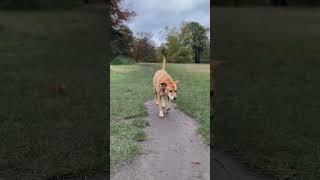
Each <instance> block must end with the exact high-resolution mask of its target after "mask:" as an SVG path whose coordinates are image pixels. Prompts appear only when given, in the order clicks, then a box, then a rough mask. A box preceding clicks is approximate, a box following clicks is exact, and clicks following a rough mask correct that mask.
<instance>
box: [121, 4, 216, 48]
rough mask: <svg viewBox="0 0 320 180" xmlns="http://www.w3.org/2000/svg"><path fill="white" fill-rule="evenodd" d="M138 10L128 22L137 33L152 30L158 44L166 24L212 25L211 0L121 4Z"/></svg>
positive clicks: (171, 25)
mask: <svg viewBox="0 0 320 180" xmlns="http://www.w3.org/2000/svg"><path fill="white" fill-rule="evenodd" d="M121 6H122V7H123V8H127V9H130V10H133V11H135V12H136V14H137V16H135V17H134V18H133V20H132V21H131V22H129V23H127V24H128V26H129V27H130V29H131V30H132V31H133V32H134V33H135V34H136V33H138V32H151V33H152V34H153V40H154V42H155V43H156V45H157V46H159V45H160V44H161V42H163V41H164V40H163V36H162V35H161V34H160V32H161V31H163V30H164V28H165V27H166V26H169V27H174V26H175V27H179V26H180V25H181V23H182V22H183V21H196V22H199V23H200V24H202V25H205V26H206V27H210V0H124V1H123V2H122V4H121Z"/></svg>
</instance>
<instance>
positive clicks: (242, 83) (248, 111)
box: [211, 8, 320, 180]
mask: <svg viewBox="0 0 320 180" xmlns="http://www.w3.org/2000/svg"><path fill="white" fill-rule="evenodd" d="M211 13H212V14H211V15H212V22H213V23H214V26H213V27H214V28H213V41H214V44H213V47H214V49H213V56H214V58H216V59H219V60H224V61H225V62H226V63H225V64H224V65H222V66H221V67H220V69H219V72H218V75H217V87H218V88H217V93H216V97H215V98H216V121H215V122H216V133H217V134H216V136H217V146H219V145H220V146H221V145H227V146H229V147H230V148H232V149H233V151H234V153H236V154H238V155H240V158H241V160H242V161H243V162H244V163H245V164H246V165H247V166H249V167H251V168H254V169H256V170H258V171H261V172H262V173H266V174H270V175H272V176H274V177H275V178H276V179H290V180H291V179H292V180H304V179H305V180H307V179H308V180H317V179H320V121H319V117H320V101H319V98H320V94H319V92H320V83H319V77H320V71H319V67H320V53H319V52H320V46H319V40H320V33H319V32H320V21H319V18H320V9H318V8H312V9H311V8H310V9H308V8H305V9H303V8H288V9H286V8H213V9H211Z"/></svg>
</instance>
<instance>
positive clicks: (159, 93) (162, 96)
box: [153, 57, 178, 118]
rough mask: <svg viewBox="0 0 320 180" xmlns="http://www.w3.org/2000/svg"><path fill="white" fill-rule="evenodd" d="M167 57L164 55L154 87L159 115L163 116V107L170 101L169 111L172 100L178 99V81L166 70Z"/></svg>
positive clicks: (154, 78)
mask: <svg viewBox="0 0 320 180" xmlns="http://www.w3.org/2000/svg"><path fill="white" fill-rule="evenodd" d="M165 67H166V59H165V57H163V63H162V69H161V70H158V71H157V72H156V73H155V74H154V77H153V87H154V93H155V96H156V104H157V106H158V109H159V117H161V118H163V117H164V115H163V111H162V108H164V107H165V102H166V99H167V102H168V106H169V108H168V111H169V110H171V109H172V102H173V101H174V100H176V99H177V90H178V86H177V85H178V81H174V80H173V79H172V77H171V76H170V75H169V74H168V73H167V72H166V70H165Z"/></svg>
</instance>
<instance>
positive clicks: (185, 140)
mask: <svg viewBox="0 0 320 180" xmlns="http://www.w3.org/2000/svg"><path fill="white" fill-rule="evenodd" d="M145 106H146V107H147V109H148V114H149V116H148V121H149V122H150V126H148V127H147V128H145V129H144V130H145V132H146V134H147V139H146V141H143V142H142V143H141V146H142V151H143V153H142V154H141V155H139V156H137V157H136V158H135V159H134V160H133V161H132V162H131V163H129V164H127V165H124V166H123V167H122V168H121V169H120V171H119V172H118V173H116V174H114V175H113V176H112V177H111V180H177V179H181V180H209V179H210V148H209V146H208V145H206V144H204V143H203V140H202V139H201V137H200V136H199V135H197V134H196V129H197V124H196V122H195V121H194V120H193V119H192V118H190V117H189V116H187V115H186V114H184V113H183V112H181V111H179V110H178V109H174V110H173V111H170V112H169V113H166V114H165V118H159V117H158V110H157V107H156V105H155V102H154V101H148V102H146V103H145Z"/></svg>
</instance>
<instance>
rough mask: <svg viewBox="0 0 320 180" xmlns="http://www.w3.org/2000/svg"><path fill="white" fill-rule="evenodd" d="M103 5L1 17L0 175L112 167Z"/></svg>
mask: <svg viewBox="0 0 320 180" xmlns="http://www.w3.org/2000/svg"><path fill="white" fill-rule="evenodd" d="M101 5H102V6H101V7H98V6H99V5H94V6H92V7H82V8H77V9H74V10H68V11H20V12H19V11H1V12H0V83H1V86H0V102H1V103H0V109H1V110H0V138H1V143H0V177H3V178H4V179H7V178H8V177H9V176H10V177H11V178H18V177H19V178H22V179H46V178H50V177H56V176H62V175H68V176H71V175H80V174H85V173H86V174H90V173H97V172H101V171H104V170H106V169H107V164H108V162H107V161H106V159H105V158H104V157H105V155H106V145H105V140H106V136H105V134H106V129H107V125H106V123H105V122H106V121H105V115H106V114H105V109H106V107H105V104H106V100H105V99H104V98H103V97H105V96H106V93H105V92H106V90H105V88H106V86H105V83H103V82H106V74H105V73H104V72H105V69H104V68H105V67H107V66H106V64H107V62H106V58H105V57H106V45H105V43H106V42H105V40H104V37H106V34H105V33H106V31H105V26H104V23H105V19H104V18H105V16H104V14H103V4H101ZM60 83H62V84H64V85H65V87H66V88H65V89H66V95H61V94H59V93H58V91H57V90H56V88H57V86H58V84H60ZM0 179H1V178H0Z"/></svg>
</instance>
